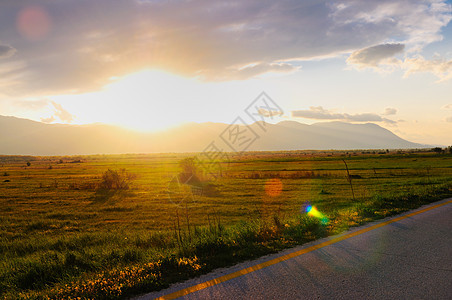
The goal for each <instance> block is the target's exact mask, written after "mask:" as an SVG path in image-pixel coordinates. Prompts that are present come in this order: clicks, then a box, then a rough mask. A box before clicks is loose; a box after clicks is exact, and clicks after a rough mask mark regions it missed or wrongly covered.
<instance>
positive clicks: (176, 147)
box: [0, 116, 428, 155]
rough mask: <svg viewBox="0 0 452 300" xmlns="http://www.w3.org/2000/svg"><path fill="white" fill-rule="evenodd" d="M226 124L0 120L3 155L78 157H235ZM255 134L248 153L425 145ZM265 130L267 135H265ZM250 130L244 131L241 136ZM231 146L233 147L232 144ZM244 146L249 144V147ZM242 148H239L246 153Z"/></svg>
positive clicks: (272, 127)
mask: <svg viewBox="0 0 452 300" xmlns="http://www.w3.org/2000/svg"><path fill="white" fill-rule="evenodd" d="M228 126H229V125H228V124H223V123H200V124H198V123H188V124H185V125H182V126H179V127H175V128H172V129H168V130H165V131H161V132H156V133H142V132H136V131H132V130H126V129H123V128H120V127H115V126H111V125H104V124H92V125H63V124H44V123H40V122H35V121H31V120H27V119H20V118H16V117H5V116H0V154H20V155H75V154H111V153H150V152H199V151H203V150H204V149H205V148H206V147H207V146H208V145H209V144H210V143H211V142H213V141H214V142H215V145H216V146H218V147H219V148H221V149H223V150H224V151H232V150H231V149H230V148H229V147H228V146H227V145H226V144H225V143H224V142H223V141H222V140H221V138H220V135H221V134H222V133H223V137H225V139H226V140H227V141H230V140H228V137H229V135H228V131H226V130H227V129H228ZM249 128H251V130H252V131H254V132H255V133H256V135H257V136H256V135H253V137H255V139H254V142H253V143H252V144H251V145H250V146H249V147H248V148H247V150H253V151H257V150H304V149H312V150H314V149H315V150H322V149H325V150H326V149H386V148H390V149H401V148H423V147H428V146H427V145H421V144H417V143H412V142H409V141H406V140H404V139H401V138H400V137H398V136H396V135H395V134H393V133H392V132H390V131H389V130H387V129H384V128H382V127H380V126H378V125H376V124H371V123H367V124H349V123H343V122H327V123H317V124H313V125H306V124H302V123H298V122H294V121H283V122H280V123H278V124H268V123H254V124H252V125H250V126H249ZM262 128H264V129H265V130H264V129H262ZM244 129H247V128H246V127H245V126H242V127H240V131H242V130H244ZM230 142H231V141H230ZM245 145H246V144H245ZM243 148H244V146H236V149H238V150H242V149H243Z"/></svg>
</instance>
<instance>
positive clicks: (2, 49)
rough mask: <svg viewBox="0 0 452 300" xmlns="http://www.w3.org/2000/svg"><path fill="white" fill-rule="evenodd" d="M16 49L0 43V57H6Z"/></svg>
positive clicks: (11, 54)
mask: <svg viewBox="0 0 452 300" xmlns="http://www.w3.org/2000/svg"><path fill="white" fill-rule="evenodd" d="M16 51H17V50H16V49H14V48H13V47H11V46H8V45H0V58H8V57H11V56H13V55H14V54H15V53H16Z"/></svg>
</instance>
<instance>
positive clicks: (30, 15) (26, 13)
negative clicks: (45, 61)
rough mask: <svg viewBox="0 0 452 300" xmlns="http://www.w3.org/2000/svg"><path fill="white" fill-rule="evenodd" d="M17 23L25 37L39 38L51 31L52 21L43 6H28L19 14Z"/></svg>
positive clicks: (30, 38) (18, 28)
mask: <svg viewBox="0 0 452 300" xmlns="http://www.w3.org/2000/svg"><path fill="white" fill-rule="evenodd" d="M16 25H17V30H18V31H19V33H20V34H21V35H22V36H23V37H25V38H27V39H29V40H39V39H42V38H44V37H45V36H46V35H47V34H48V33H49V31H50V27H51V26H52V21H51V18H50V16H49V14H48V13H47V11H45V10H44V9H43V8H41V7H39V6H27V7H25V8H24V9H22V10H21V11H20V12H19V14H18V15H17V20H16Z"/></svg>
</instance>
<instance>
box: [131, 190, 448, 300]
mask: <svg viewBox="0 0 452 300" xmlns="http://www.w3.org/2000/svg"><path fill="white" fill-rule="evenodd" d="M184 294H186V295H184ZM180 296H181V297H180ZM158 297H162V299H174V298H177V297H179V299H234V300H238V299H452V199H446V200H443V201H440V202H436V203H433V204H431V205H428V206H424V207H422V208H420V209H417V210H415V211H412V212H409V213H406V214H403V215H401V216H397V217H394V218H391V219H385V220H382V221H379V222H374V223H370V224H367V225H366V226H363V227H359V228H355V229H353V230H352V231H349V232H347V233H345V234H342V235H340V236H335V237H329V238H326V239H322V240H319V241H316V242H313V243H309V244H305V245H303V246H299V247H296V248H293V249H289V250H287V251H283V252H281V253H278V254H275V255H269V256H266V257H262V258H260V259H258V260H254V261H250V262H245V263H242V264H238V265H236V266H234V267H231V268H227V269H222V270H217V271H215V272H213V273H211V274H207V275H204V276H201V277H199V278H195V279H192V280H189V281H187V282H184V283H180V284H176V285H174V286H172V287H170V288H169V289H167V290H163V291H160V292H156V293H151V294H147V295H144V296H141V297H138V298H137V299H139V300H144V299H154V298H158Z"/></svg>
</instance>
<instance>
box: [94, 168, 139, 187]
mask: <svg viewBox="0 0 452 300" xmlns="http://www.w3.org/2000/svg"><path fill="white" fill-rule="evenodd" d="M132 179H134V176H133V175H132V174H130V173H128V172H127V171H126V169H120V170H119V171H115V170H110V169H108V170H107V171H105V173H104V174H103V175H102V182H101V183H100V185H99V188H100V189H104V190H127V189H129V183H130V181H131V180H132Z"/></svg>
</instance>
